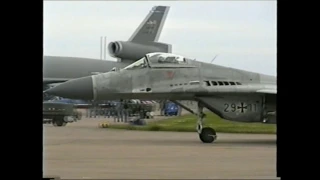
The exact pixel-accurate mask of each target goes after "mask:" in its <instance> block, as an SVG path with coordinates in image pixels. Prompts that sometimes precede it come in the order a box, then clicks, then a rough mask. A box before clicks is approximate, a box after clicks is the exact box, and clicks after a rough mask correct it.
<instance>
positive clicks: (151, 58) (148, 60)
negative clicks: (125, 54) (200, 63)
mask: <svg viewBox="0 0 320 180" xmlns="http://www.w3.org/2000/svg"><path fill="white" fill-rule="evenodd" d="M161 64H167V65H170V64H175V65H178V64H187V59H186V58H185V57H183V56H181V55H176V54H171V53H163V52H156V53H148V54H146V55H145V57H143V58H141V59H140V60H138V61H136V62H134V63H132V64H130V65H129V66H127V67H125V68H124V69H125V70H132V69H141V68H146V67H152V65H161Z"/></svg>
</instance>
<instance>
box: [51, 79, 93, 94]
mask: <svg viewBox="0 0 320 180" xmlns="http://www.w3.org/2000/svg"><path fill="white" fill-rule="evenodd" d="M45 93H47V94H51V95H54V96H59V97H64V98H70V99H81V100H92V99H93V98H94V96H93V81H92V76H87V77H82V78H77V79H72V80H69V81H67V82H64V83H62V84H59V85H57V86H55V87H53V88H50V89H48V90H46V91H45Z"/></svg>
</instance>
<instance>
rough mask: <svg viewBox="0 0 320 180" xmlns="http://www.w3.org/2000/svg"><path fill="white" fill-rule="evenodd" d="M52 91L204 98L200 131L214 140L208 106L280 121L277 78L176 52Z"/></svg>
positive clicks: (232, 115) (239, 117) (236, 116)
mask: <svg viewBox="0 0 320 180" xmlns="http://www.w3.org/2000/svg"><path fill="white" fill-rule="evenodd" d="M47 93H49V94H52V95H57V96H61V97H66V98H73V99H95V100H106V99H154V100H164V99H170V100H171V101H173V102H175V103H178V104H179V105H181V106H182V107H183V108H184V109H186V110H188V111H190V112H192V113H194V112H193V111H192V110H190V109H189V108H188V107H186V106H184V105H182V104H180V103H179V102H178V100H195V101H197V102H198V108H197V112H195V113H194V114H196V115H197V116H198V121H197V127H196V129H197V132H198V134H199V137H200V140H201V141H202V142H204V143H211V142H213V141H215V140H216V138H217V135H216V132H215V130H214V129H213V128H210V127H203V125H204V124H203V122H204V118H205V114H204V113H203V108H204V107H205V108H207V109H209V110H210V111H212V112H213V113H215V114H217V115H218V116H220V117H221V118H223V119H226V120H230V121H238V122H262V123H276V97H277V79H276V77H275V76H269V75H263V74H258V73H254V72H248V71H244V70H239V69H233V68H228V67H223V66H218V65H215V64H209V63H204V62H199V61H195V60H192V59H188V58H185V57H183V56H181V55H175V54H170V53H162V52H158V53H149V54H146V55H145V56H144V57H143V58H141V59H140V60H138V61H136V62H134V63H132V64H131V65H129V66H127V67H125V68H123V69H121V70H118V71H114V72H107V73H102V74H98V75H93V76H88V77H83V78H79V79H74V80H70V81H67V82H65V83H62V84H60V85H58V86H56V87H54V88H52V89H50V90H48V91H47Z"/></svg>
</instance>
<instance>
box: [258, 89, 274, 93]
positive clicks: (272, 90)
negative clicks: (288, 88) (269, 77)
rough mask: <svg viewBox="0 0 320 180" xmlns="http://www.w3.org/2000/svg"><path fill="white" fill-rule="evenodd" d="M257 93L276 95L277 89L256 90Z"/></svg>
mask: <svg viewBox="0 0 320 180" xmlns="http://www.w3.org/2000/svg"><path fill="white" fill-rule="evenodd" d="M257 93H263V94H277V89H260V90H257Z"/></svg>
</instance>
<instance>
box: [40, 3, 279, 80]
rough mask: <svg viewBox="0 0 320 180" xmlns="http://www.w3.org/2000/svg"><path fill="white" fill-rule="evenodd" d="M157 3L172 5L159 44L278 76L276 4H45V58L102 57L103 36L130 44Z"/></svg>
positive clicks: (194, 56)
mask: <svg viewBox="0 0 320 180" xmlns="http://www.w3.org/2000/svg"><path fill="white" fill-rule="evenodd" d="M155 5H164V6H170V7H171V8H170V11H169V14H168V16H167V20H166V22H165V25H164V27H163V31H162V34H161V36H160V39H159V41H160V42H164V43H169V44H172V46H173V47H172V52H173V53H175V54H181V55H184V56H187V57H191V58H196V59H197V60H198V61H204V62H210V61H211V60H212V59H213V57H214V56H215V55H217V54H218V57H217V58H216V59H215V61H214V63H215V64H219V65H223V66H229V67H233V68H239V69H244V70H249V71H254V72H259V73H264V74H270V75H276V67H277V66H276V63H277V59H276V53H277V46H276V44H277V40H276V38H277V37H276V36H277V30H276V28H277V26H276V23H277V21H276V17H277V15H276V14H277V11H276V6H277V2H276V1H200V2H199V1H132V2H130V1H117V2H116V1H94V2H91V1H45V2H44V55H53V56H72V57H87V58H96V59H99V58H100V36H107V43H109V42H111V41H117V40H120V41H121V40H122V41H125V40H128V39H129V37H130V36H131V34H132V33H133V32H134V30H135V29H136V28H137V27H138V25H139V24H140V23H141V21H142V20H143V19H144V18H145V16H146V15H147V14H148V12H149V11H150V10H151V8H152V7H153V6H155ZM107 59H108V60H112V61H115V59H114V58H112V57H110V56H109V55H107Z"/></svg>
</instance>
